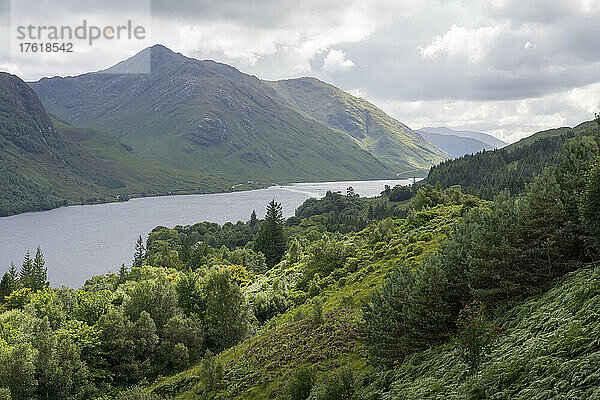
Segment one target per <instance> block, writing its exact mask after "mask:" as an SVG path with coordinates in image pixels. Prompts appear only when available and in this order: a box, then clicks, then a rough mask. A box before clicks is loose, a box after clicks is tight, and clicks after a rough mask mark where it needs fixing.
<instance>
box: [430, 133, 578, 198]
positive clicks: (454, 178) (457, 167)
mask: <svg viewBox="0 0 600 400" xmlns="http://www.w3.org/2000/svg"><path fill="white" fill-rule="evenodd" d="M575 135H576V132H575V131H573V130H568V131H567V132H565V133H564V134H561V135H558V136H551V137H547V138H541V139H538V140H536V141H534V142H533V143H530V144H529V143H527V144H524V145H522V146H515V147H511V146H509V147H507V148H502V149H496V150H492V151H485V150H484V151H482V152H479V153H477V154H472V155H466V156H463V157H460V158H457V159H453V160H448V161H444V162H442V163H441V164H439V165H437V166H434V167H432V168H431V170H430V171H429V174H428V176H427V178H426V182H427V183H429V184H431V185H436V184H438V183H439V184H440V185H441V186H442V187H443V188H447V187H450V186H454V185H461V186H462V188H463V190H464V191H465V192H467V193H471V194H473V195H475V196H477V197H480V198H483V199H487V200H492V199H493V198H494V196H496V195H497V194H498V193H500V192H501V191H503V190H508V191H509V192H510V193H511V194H513V195H516V194H519V193H521V192H522V191H523V190H524V189H525V186H526V184H527V183H529V182H531V180H532V179H533V178H534V177H535V176H536V175H538V174H540V173H541V172H542V171H543V170H544V168H547V167H549V166H552V165H556V164H557V163H558V162H559V159H560V155H561V153H562V151H563V147H564V144H565V142H566V141H567V140H568V139H570V138H572V137H574V136H575Z"/></svg>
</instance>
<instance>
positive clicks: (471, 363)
mask: <svg viewBox="0 0 600 400" xmlns="http://www.w3.org/2000/svg"><path fill="white" fill-rule="evenodd" d="M456 326H457V328H458V333H457V338H456V339H457V340H456V341H457V347H458V356H459V357H460V358H461V360H462V361H463V362H464V363H465V364H467V365H468V367H469V371H470V372H471V373H472V374H474V373H475V372H477V369H478V368H479V365H480V364H481V362H482V361H483V359H484V358H485V356H486V354H487V353H488V352H489V351H490V348H491V347H492V344H493V342H494V340H495V339H496V336H498V332H499V331H500V329H499V328H497V327H496V326H495V325H494V324H493V323H492V322H490V321H488V320H487V318H486V316H485V314H484V312H483V307H482V304H481V302H478V301H476V300H473V302H472V303H471V304H467V305H466V306H465V308H463V309H462V310H461V311H460V313H459V316H458V319H457V320H456Z"/></svg>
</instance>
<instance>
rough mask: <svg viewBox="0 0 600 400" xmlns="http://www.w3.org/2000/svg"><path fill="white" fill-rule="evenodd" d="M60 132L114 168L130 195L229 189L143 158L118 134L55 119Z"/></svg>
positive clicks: (225, 183) (216, 180) (214, 179)
mask: <svg viewBox="0 0 600 400" xmlns="http://www.w3.org/2000/svg"><path fill="white" fill-rule="evenodd" d="M53 123H54V125H55V127H56V129H57V130H58V131H59V132H60V133H61V134H62V135H63V136H65V137H66V138H68V139H70V140H71V141H73V142H75V143H77V144H79V145H80V146H81V147H83V148H84V149H86V150H88V151H89V152H90V153H92V154H94V155H95V156H96V157H98V158H100V159H101V160H103V161H105V162H106V163H107V164H109V165H112V166H113V168H114V169H115V170H116V171H117V172H116V173H117V174H118V176H119V178H120V179H121V180H123V182H124V183H125V184H126V185H127V186H126V188H124V189H122V190H121V192H123V194H126V195H128V196H140V195H142V194H146V195H150V194H158V193H174V194H175V193H177V194H180V193H208V192H215V191H221V190H226V189H227V188H228V187H229V182H228V181H226V180H224V179H222V178H219V177H216V176H211V175H200V174H196V173H193V172H187V171H182V170H176V169H173V168H169V167H164V166H162V165H160V164H157V163H154V162H152V161H148V160H145V159H142V158H141V157H139V156H138V155H137V154H135V153H134V152H133V150H132V149H131V147H129V146H128V145H126V144H125V143H123V142H122V141H121V140H120V139H118V138H117V137H115V136H114V135H112V134H110V133H108V132H105V131H101V130H98V129H93V128H77V127H74V126H72V125H68V124H66V123H64V122H61V121H58V120H53Z"/></svg>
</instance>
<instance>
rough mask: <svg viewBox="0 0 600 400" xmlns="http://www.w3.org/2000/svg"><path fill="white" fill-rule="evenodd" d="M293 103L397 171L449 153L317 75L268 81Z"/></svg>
mask: <svg viewBox="0 0 600 400" xmlns="http://www.w3.org/2000/svg"><path fill="white" fill-rule="evenodd" d="M268 83H269V84H270V85H271V86H272V87H273V88H274V89H275V90H276V91H277V93H278V94H279V95H280V96H281V97H282V98H284V99H286V100H287V101H288V102H289V104H290V105H292V106H293V107H296V108H297V109H299V110H300V111H302V112H303V113H306V114H308V115H309V116H311V117H312V118H314V119H316V120H317V121H319V122H321V123H323V124H325V125H327V126H328V127H330V128H331V129H335V130H339V131H341V132H344V133H346V134H348V135H350V136H351V137H352V138H354V139H355V140H356V141H357V142H358V143H359V144H360V146H361V147H362V148H363V149H365V150H368V151H369V152H371V153H372V154H374V155H375V156H376V157H377V158H378V159H380V160H381V161H383V162H384V163H386V165H389V166H390V167H391V168H392V169H393V170H394V171H395V172H397V173H401V172H405V171H408V172H411V171H412V170H414V169H422V170H427V169H429V167H431V166H432V165H435V164H437V163H439V162H440V161H442V160H444V159H446V158H448V157H449V155H448V154H447V153H446V152H445V151H443V150H441V149H440V148H439V147H437V146H436V145H434V144H432V143H430V142H427V141H425V140H423V138H422V137H421V136H420V135H419V134H418V133H416V132H414V131H413V130H411V129H410V128H409V127H407V126H406V125H404V124H403V123H401V122H400V121H397V120H395V119H394V118H392V117H390V116H389V115H387V114H386V113H385V112H383V111H382V110H380V109H379V108H377V107H376V106H374V105H373V104H371V103H369V102H368V101H366V100H365V99H363V98H359V97H355V96H352V95H351V94H350V93H347V92H344V91H343V90H340V89H338V88H337V87H335V86H332V85H329V84H327V83H325V82H321V81H319V80H318V79H315V78H298V79H287V80H281V81H276V82H268Z"/></svg>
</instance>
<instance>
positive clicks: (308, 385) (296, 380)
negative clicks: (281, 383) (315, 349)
mask: <svg viewBox="0 0 600 400" xmlns="http://www.w3.org/2000/svg"><path fill="white" fill-rule="evenodd" d="M314 384H315V372H314V370H313V369H312V368H310V367H306V366H302V367H300V368H298V369H297V370H296V372H295V373H294V374H293V375H292V376H291V377H290V379H289V380H288V382H287V396H288V398H289V400H306V399H308V396H309V395H310V392H311V390H312V388H313V386H314Z"/></svg>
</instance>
